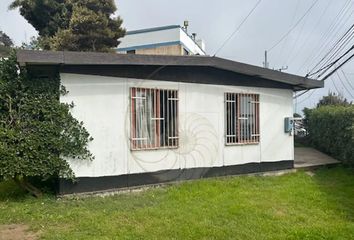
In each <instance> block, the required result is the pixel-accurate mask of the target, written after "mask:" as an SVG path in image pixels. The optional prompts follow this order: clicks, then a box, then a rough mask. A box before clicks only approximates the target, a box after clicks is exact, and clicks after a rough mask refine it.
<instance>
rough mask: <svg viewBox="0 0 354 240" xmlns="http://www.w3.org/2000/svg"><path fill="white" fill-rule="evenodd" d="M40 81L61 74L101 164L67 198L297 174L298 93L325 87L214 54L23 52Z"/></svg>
mask: <svg viewBox="0 0 354 240" xmlns="http://www.w3.org/2000/svg"><path fill="white" fill-rule="evenodd" d="M17 57H18V61H19V63H20V64H22V65H25V66H26V67H27V68H28V70H29V71H32V72H33V74H36V73H39V72H41V75H43V74H44V73H45V72H48V73H49V72H50V71H53V70H54V71H59V72H60V77H61V83H62V84H63V85H64V86H65V87H66V89H67V90H68V91H69V93H68V95H66V96H64V97H61V99H60V101H62V102H68V103H70V102H72V101H73V102H74V103H75V108H74V109H73V112H72V113H73V115H74V116H75V117H76V118H77V119H79V120H81V121H83V122H84V124H85V127H86V128H87V130H88V131H89V133H90V134H91V135H92V136H93V138H94V140H93V141H92V142H91V143H90V145H89V148H90V150H91V152H92V153H93V154H94V156H95V159H94V160H93V161H92V162H82V161H74V160H69V163H70V165H71V167H72V169H73V170H74V172H75V174H76V177H77V178H78V181H77V182H75V183H72V182H70V181H66V180H61V182H60V191H59V192H60V194H69V193H78V192H92V191H102V190H107V189H118V188H124V187H132V186H138V185H146V184H155V183H162V182H168V181H178V180H183V179H195V178H201V177H212V176H223V175H233V174H241V173H254V172H261V171H272V170H280V169H290V168H293V161H294V142H293V141H294V139H293V136H292V135H291V134H290V133H289V132H286V131H285V130H286V126H284V125H285V124H284V119H286V118H287V117H292V116H293V92H294V91H299V90H304V89H312V88H319V87H323V82H320V81H315V80H311V79H308V78H305V77H300V76H295V75H291V74H287V73H283V72H279V71H274V70H270V69H265V68H260V67H256V66H252V65H248V64H243V63H239V62H234V61H230V60H225V59H221V58H217V57H206V56H152V55H150V56H149V55H129V54H110V53H83V52H47V51H25V50H23V51H18V53H17Z"/></svg>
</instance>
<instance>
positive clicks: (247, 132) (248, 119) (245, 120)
mask: <svg viewBox="0 0 354 240" xmlns="http://www.w3.org/2000/svg"><path fill="white" fill-rule="evenodd" d="M259 137H260V136H259V95H258V94H247V93H225V143H226V145H237V144H255V143H259Z"/></svg>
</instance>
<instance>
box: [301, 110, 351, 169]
mask: <svg viewBox="0 0 354 240" xmlns="http://www.w3.org/2000/svg"><path fill="white" fill-rule="evenodd" d="M305 115H306V125H307V130H308V139H309V143H310V144H311V145H312V146H313V147H315V148H317V149H319V150H320V151H322V152H325V153H327V154H329V155H331V156H333V157H334V158H337V159H338V160H341V161H342V162H343V163H345V164H349V165H352V166H354V105H350V106H322V107H319V108H316V109H311V110H310V109H307V110H306V111H305Z"/></svg>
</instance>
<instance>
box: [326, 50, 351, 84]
mask: <svg viewBox="0 0 354 240" xmlns="http://www.w3.org/2000/svg"><path fill="white" fill-rule="evenodd" d="M353 47H354V45H353V46H352V47H351V48H353ZM353 57H354V54H352V55H351V56H350V57H349V58H347V59H346V60H345V61H344V62H342V63H341V64H340V65H339V66H338V67H336V68H335V69H333V70H332V71H331V72H330V73H329V74H327V75H326V76H325V77H324V78H323V79H322V80H321V81H325V80H326V79H327V78H329V77H330V76H331V75H332V74H333V73H335V72H336V71H337V70H338V69H340V68H341V67H342V66H344V64H346V63H347V62H349V61H350V60H351V59H352V58H353Z"/></svg>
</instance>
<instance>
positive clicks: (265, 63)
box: [263, 50, 269, 68]
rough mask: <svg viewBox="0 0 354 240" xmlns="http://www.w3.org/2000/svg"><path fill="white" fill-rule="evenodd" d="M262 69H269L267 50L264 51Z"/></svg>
mask: <svg viewBox="0 0 354 240" xmlns="http://www.w3.org/2000/svg"><path fill="white" fill-rule="evenodd" d="M263 67H264V68H269V62H268V53H267V50H266V51H264V62H263Z"/></svg>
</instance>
